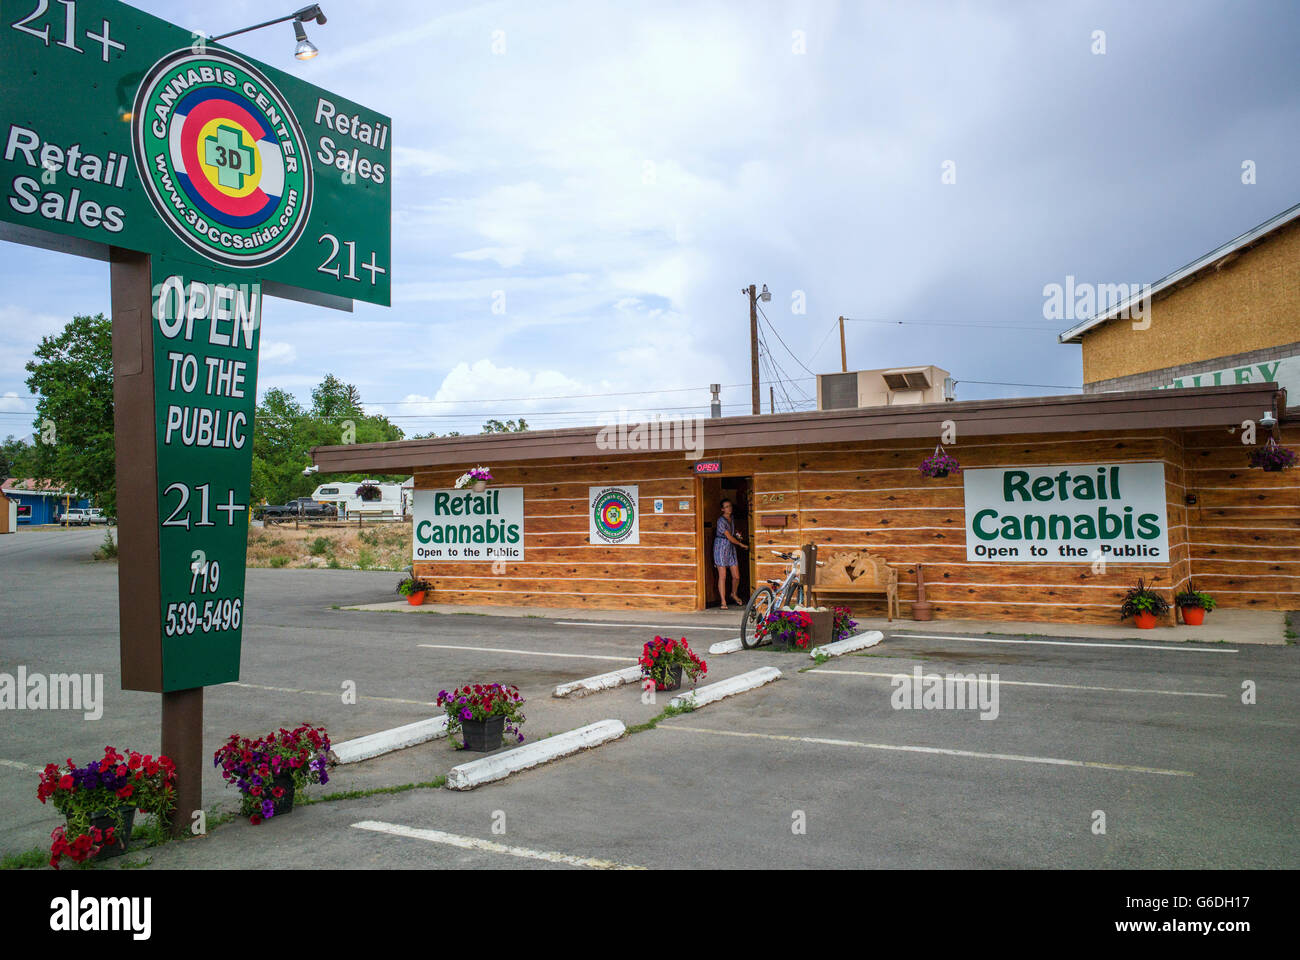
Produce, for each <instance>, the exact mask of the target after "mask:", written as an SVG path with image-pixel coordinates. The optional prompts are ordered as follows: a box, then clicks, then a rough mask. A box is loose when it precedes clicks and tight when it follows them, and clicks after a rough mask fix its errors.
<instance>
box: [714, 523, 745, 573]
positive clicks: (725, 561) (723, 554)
mask: <svg viewBox="0 0 1300 960" xmlns="http://www.w3.org/2000/svg"><path fill="white" fill-rule="evenodd" d="M735 531H736V528H735V526H734V525H733V524H732V522H731V521H730V520H728V519H727V518H726V517H718V522H717V525H716V526H715V527H714V528H713V565H714V566H715V567H734V566H736V565H737V564H738V563H739V561H738V560H737V559H736V545H735V544H734V543H732V542H731V541H730V540H728V539H727V537H726V534H728V533H735Z"/></svg>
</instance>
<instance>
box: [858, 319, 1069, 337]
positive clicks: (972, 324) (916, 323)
mask: <svg viewBox="0 0 1300 960" xmlns="http://www.w3.org/2000/svg"><path fill="white" fill-rule="evenodd" d="M844 319H845V321H847V322H851V323H885V324H890V325H893V326H899V327H904V326H906V327H961V328H963V329H967V330H970V329H974V330H1034V331H1037V332H1038V333H1051V334H1053V335H1054V334H1056V333H1057V332H1058V331H1059V330H1060V325H1059V324H1057V325H1053V326H1051V327H1046V326H1044V327H1035V326H1030V325H1028V324H1009V323H984V322H982V321H979V320H972V321H969V322H967V323H949V322H947V321H944V320H877V319H873V318H870V317H845V318H844Z"/></svg>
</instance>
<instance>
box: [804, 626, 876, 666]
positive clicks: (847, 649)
mask: <svg viewBox="0 0 1300 960" xmlns="http://www.w3.org/2000/svg"><path fill="white" fill-rule="evenodd" d="M883 639H885V635H884V634H883V633H881V632H880V631H879V630H866V631H864V632H862V633H855V634H854V635H853V636H851V637H845V638H844V639H843V640H836V641H835V642H834V643H828V644H826V645H825V646H822V647H813V648H812V651H811V652H809V654H808V656H809V658H811V659H813V660H816V659H817V656H818V654H820V655H821V656H823V657H841V656H843V655H844V654H846V653H852V652H853V651H854V650H865V649H867V647H874V646H875V645H876V644H878V643H879V642H880V641H881V640H883Z"/></svg>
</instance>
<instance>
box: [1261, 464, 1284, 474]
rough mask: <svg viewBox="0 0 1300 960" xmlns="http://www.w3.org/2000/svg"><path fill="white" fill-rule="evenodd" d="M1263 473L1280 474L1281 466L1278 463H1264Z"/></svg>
mask: <svg viewBox="0 0 1300 960" xmlns="http://www.w3.org/2000/svg"><path fill="white" fill-rule="evenodd" d="M1264 472H1265V473H1281V472H1282V464H1280V463H1266V464H1264Z"/></svg>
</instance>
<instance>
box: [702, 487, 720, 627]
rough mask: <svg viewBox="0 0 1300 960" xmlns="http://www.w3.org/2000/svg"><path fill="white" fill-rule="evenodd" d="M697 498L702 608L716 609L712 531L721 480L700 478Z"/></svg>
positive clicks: (715, 520)
mask: <svg viewBox="0 0 1300 960" xmlns="http://www.w3.org/2000/svg"><path fill="white" fill-rule="evenodd" d="M699 496H700V503H699V509H700V516H701V517H703V518H704V523H703V526H702V531H703V533H702V536H701V543H700V545H699V548H700V555H701V556H702V557H703V559H704V562H703V563H701V564H700V577H701V578H702V579H703V581H704V583H703V587H704V606H705V607H716V606H718V604H719V603H720V602H721V601H720V600H719V599H718V571H717V568H716V567H714V566H713V531H714V524H716V523H717V520H718V514H719V513H721V510H720V509H719V507H718V504H720V503H721V502H722V478H721V477H709V476H702V477H700V485H699Z"/></svg>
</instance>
